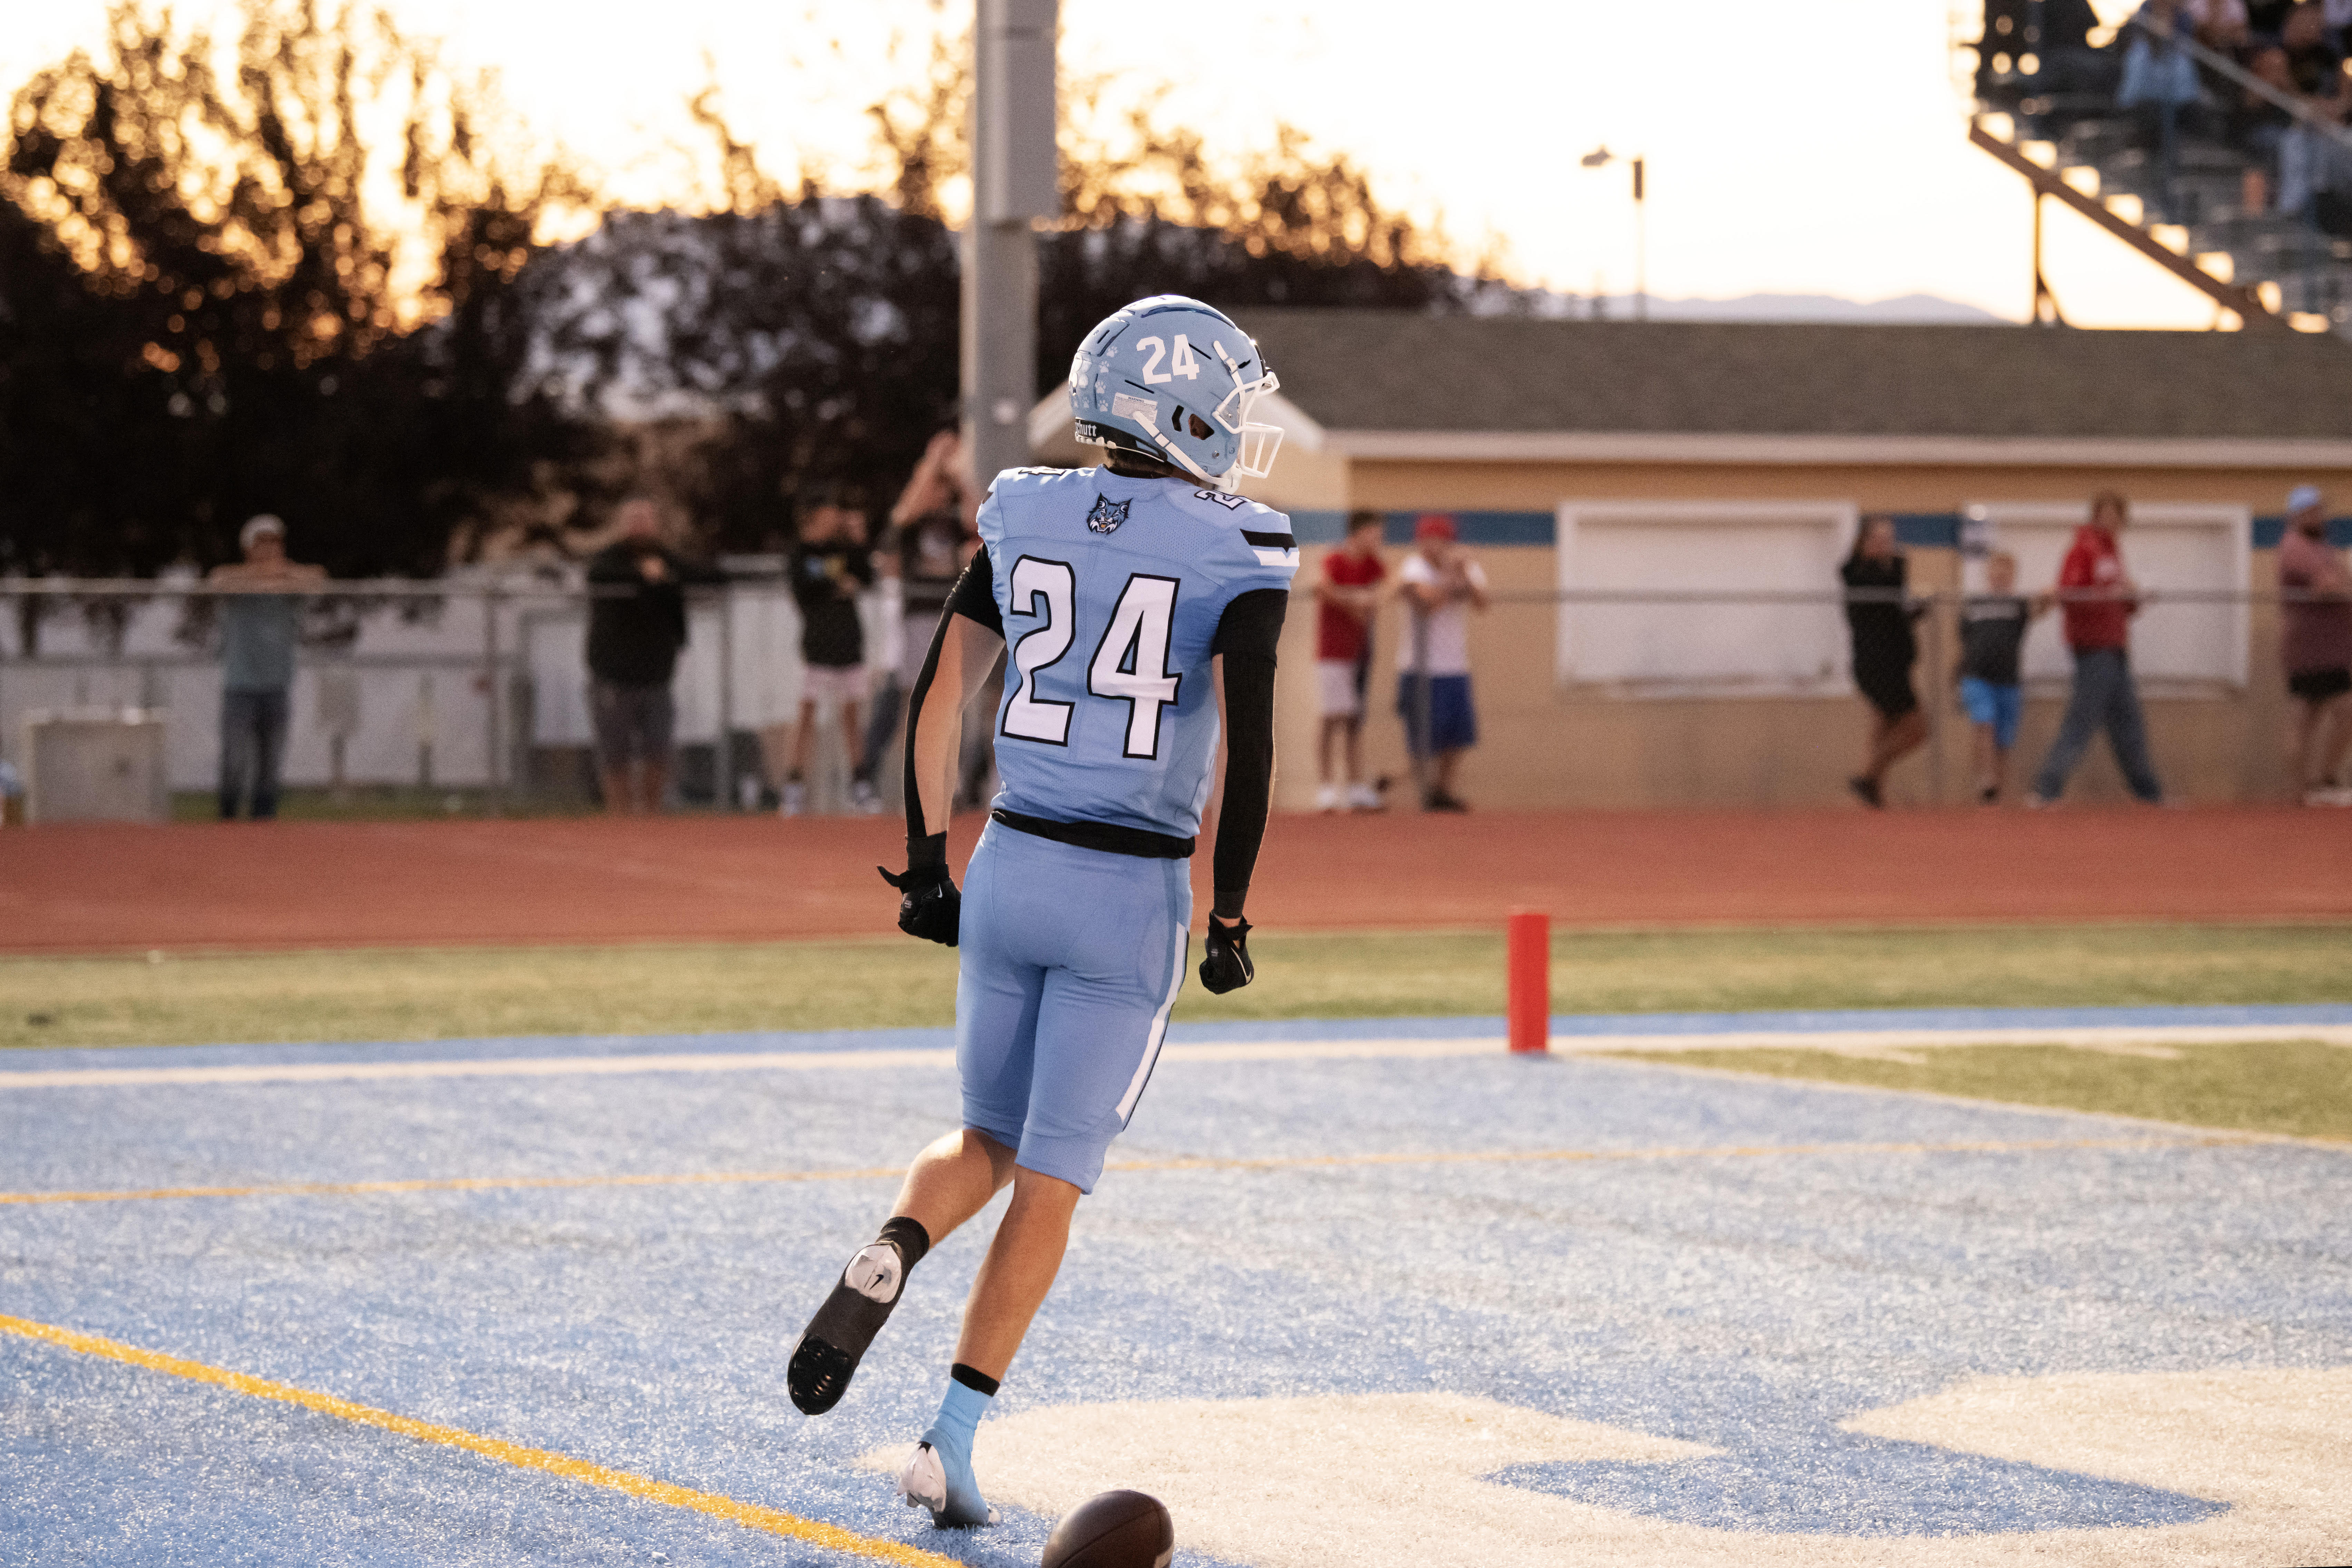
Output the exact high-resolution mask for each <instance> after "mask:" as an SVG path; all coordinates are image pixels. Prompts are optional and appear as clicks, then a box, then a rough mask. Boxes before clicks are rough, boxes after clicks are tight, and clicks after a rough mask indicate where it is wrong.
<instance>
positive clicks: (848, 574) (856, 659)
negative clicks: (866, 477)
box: [782, 493, 878, 816]
mask: <svg viewBox="0 0 2352 1568" xmlns="http://www.w3.org/2000/svg"><path fill="white" fill-rule="evenodd" d="M784 570H785V574H786V575H787V576H788V577H789V579H790V580H791V582H792V585H793V603H794V604H797V605H799V606H800V611H801V717H800V722H799V724H798V725H796V726H795V727H794V729H793V762H792V770H791V772H789V773H786V774H785V775H784V788H783V797H784V798H783V805H782V814H783V815H784V816H799V815H800V814H801V813H802V812H803V811H805V810H807V809H808V780H807V773H808V764H809V759H810V756H811V754H812V753H813V752H814V749H815V744H816V729H817V725H818V724H819V723H821V722H822V721H824V716H825V714H826V712H827V711H828V710H830V711H831V712H832V714H833V715H834V716H835V719H836V720H837V721H838V722H839V723H840V725H841V750H842V754H843V755H844V756H845V757H847V758H848V759H849V763H850V767H851V769H852V776H851V779H850V786H849V788H850V804H851V805H852V806H853V807H854V808H855V809H856V810H858V811H860V812H865V813H869V814H870V813H872V812H873V811H874V810H875V809H877V805H878V799H877V795H876V793H875V789H874V779H873V775H872V774H870V773H867V772H866V760H865V757H864V755H863V753H862V749H861V748H860V746H859V744H858V742H859V740H860V738H861V736H862V731H861V730H860V728H859V725H858V722H857V711H858V706H859V704H861V703H862V702H864V701H865V700H866V628H865V626H864V623H863V622H862V621H860V619H859V618H858V614H857V601H858V598H859V596H860V595H863V594H864V593H865V592H866V589H868V588H870V587H872V586H873V585H874V560H873V556H872V554H871V553H870V552H868V551H867V550H866V520H865V518H864V517H863V516H861V515H860V514H859V513H858V512H857V511H856V510H854V509H852V508H850V507H847V506H845V505H843V504H842V500H841V498H840V496H839V495H838V494H835V493H827V494H824V495H822V496H819V497H816V498H814V499H813V500H811V501H810V502H809V503H807V504H804V505H803V507H802V508H801V518H800V540H799V542H797V543H796V544H794V545H793V553H792V558H791V560H790V561H789V562H788V563H786V565H785V568H784Z"/></svg>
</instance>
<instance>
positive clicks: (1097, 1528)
mask: <svg viewBox="0 0 2352 1568" xmlns="http://www.w3.org/2000/svg"><path fill="white" fill-rule="evenodd" d="M1175 1555H1176V1524H1175V1521H1172V1520H1171V1519H1170V1518H1169V1517H1168V1510H1167V1509H1166V1508H1165V1507H1163V1506H1162V1505H1161V1503H1160V1500H1159V1499H1158V1498H1156V1497H1150V1496H1147V1495H1146V1494H1144V1493H1142V1492H1105V1493H1103V1494H1102V1495H1101V1496H1100V1497H1091V1498H1088V1499H1087V1500H1086V1501H1084V1502H1082V1503H1080V1504H1079V1505H1078V1506H1077V1507H1076V1508H1074V1509H1072V1510H1070V1511H1069V1512H1068V1513H1066V1514H1065V1515H1064V1516H1063V1518H1062V1522H1061V1523H1059V1524H1057V1525H1055V1527H1054V1533H1053V1534H1052V1535H1050V1536H1048V1537H1046V1538H1045V1568H1168V1560H1169V1559H1170V1558H1171V1557H1173V1556H1175Z"/></svg>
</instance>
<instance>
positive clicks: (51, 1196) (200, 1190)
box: [0, 1132, 2279, 1204]
mask: <svg viewBox="0 0 2352 1568" xmlns="http://www.w3.org/2000/svg"><path fill="white" fill-rule="evenodd" d="M2273 1142H2279V1140H2278V1139H2276V1138H2273V1137H2271V1136H2269V1135H2267V1134H2264V1133H2259V1132H2247V1133H2216V1134H2214V1135H2213V1136H2211V1137H2204V1138H2189V1137H2172V1138H2166V1137H2141V1138H2040V1139H2031V1140H2021V1141H2008V1142H2000V1141H1974V1142H1956V1143H1754V1144H1734V1145H1729V1146H1723V1147H1717V1148H1689V1149H1685V1148H1661V1149H1481V1150H1466V1151H1455V1152H1444V1151H1440V1152H1422V1153H1412V1152H1406V1153H1379V1154H1269V1155H1265V1156H1262V1157H1243V1158H1234V1159H1218V1158H1212V1157H1206V1156H1203V1157H1200V1158H1190V1159H1187V1158H1179V1159H1170V1160H1113V1161H1111V1162H1110V1163H1108V1164H1106V1165H1105V1166H1104V1167H1103V1169H1105V1170H1106V1171H1141V1172H1151V1171H1162V1172H1166V1171H1309V1170H1337V1169H1342V1168H1345V1167H1348V1166H1366V1165H1510V1164H1556V1163H1578V1162H1595V1163H1600V1162H1613V1161H1633V1160H1755V1159H1764V1158H1768V1157H1770V1156H1773V1155H1781V1154H2017V1153H2032V1152H2039V1151H2045V1150H2053V1149H2212V1148H2224V1147H2231V1146H2235V1145H2240V1144H2249V1143H2273ZM904 1174H906V1171H905V1168H904V1167H903V1166H898V1165H877V1166H869V1167H866V1168H864V1169H858V1170H839V1171H713V1172H703V1173H695V1174H689V1175H640V1176H450V1177H443V1178H438V1179H421V1180H417V1181H407V1182H289V1183H284V1184H276V1185H257V1186H247V1187H148V1188H133V1189H130V1190H126V1191H121V1192H68V1193H0V1204H101V1203H124V1202H131V1201H134V1200H140V1199H156V1198H280V1197H363V1196H368V1195H371V1194H383V1193H475V1192H500V1191H529V1190H532V1189H545V1188H556V1189H572V1188H583V1187H687V1186H730V1185H745V1184H759V1183H764V1182H854V1181H866V1180H878V1179H880V1178H882V1177H885V1176H887V1177H891V1178H894V1179H895V1178H897V1177H898V1176H902V1175H904Z"/></svg>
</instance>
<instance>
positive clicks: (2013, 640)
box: [1959, 550, 2050, 805]
mask: <svg viewBox="0 0 2352 1568" xmlns="http://www.w3.org/2000/svg"><path fill="white" fill-rule="evenodd" d="M1985 581H1986V586H1987V587H1988V588H1989V589H1990V592H1988V593H1983V594H1970V595H1969V596H1968V597H1967V598H1965V599H1963V600H1961V601H1960V678H1959V685H1960V706H1961V707H1962V708H1964V709H1966V710H1968V715H1969V723H1970V724H1971V725H1973V726H1974V727H1975V730H1976V777H1977V802H1978V804H1979V805H1999V804H2000V797H2001V795H2002V794H2003V793H2004V792H2005V791H2006V790H2007V789H2008V788H2009V752H2010V748H2011V747H2012V746H2014V745H2016V744H2017V725H2018V721H2019V720H2020V719H2021V718H2022V717H2023V716H2024V712H2025V690H2024V687H2023V684H2022V681H2023V670H2022V668H2021V665H2022V662H2023V661H2022V658H2021V656H2022V653H2023V650H2024V647H2025V633H2026V628H2027V627H2029V626H2032V624H2033V621H2034V617H2036V616H2039V615H2041V614H2042V611H2044V610H2046V609H2048V608H2049V607H2050V601H2049V599H2048V598H2047V597H2046V596H2045V597H2042V598H2038V599H2029V598H2027V597H2026V596H2025V595H2022V594H2020V593H2018V592H2017V591H2016V589H2017V557H2016V556H2014V555H2011V554H2010V553H2009V552H2007V551H2005V550H1996V551H1994V552H1992V554H1990V556H1988V557H1986V559H1985Z"/></svg>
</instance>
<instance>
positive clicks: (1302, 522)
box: [1290, 511, 2352, 550]
mask: <svg viewBox="0 0 2352 1568" xmlns="http://www.w3.org/2000/svg"><path fill="white" fill-rule="evenodd" d="M1445 515H1446V516H1448V517H1450V518H1452V519H1453V520H1454V527H1455V528H1456V529H1458V530H1460V531H1461V534H1462V542H1463V543H1465V544H1540V545H1549V544H1551V543H1554V542H1556V541H1557V538H1558V533H1559V530H1558V527H1557V524H1556V520H1555V519H1554V517H1553V514H1552V513H1550V512H1548V511H1452V512H1447V513H1446V514H1445ZM1422 516H1423V513H1421V512H1418V511H1391V512H1383V513H1381V518H1382V520H1383V521H1382V523H1381V542H1382V543H1384V544H1411V543H1412V525H1413V524H1414V523H1415V522H1416V521H1419V520H1420V519H1421V517H1422ZM1893 516H1894V518H1895V539H1896V541H1897V542H1901V543H1903V544H1907V545H1910V546H1913V547H1914V548H1916V549H1922V550H1957V549H1958V548H1959V543H1960V514H1959V513H1958V512H1956V511H1898V512H1895V513H1894V514H1893ZM1290 526H1291V531H1293V532H1294V533H1296V534H1297V536H1298V542H1299V543H1301V544H1337V543H1339V542H1340V540H1342V539H1344V538H1345V537H1347V532H1348V514H1347V513H1346V512H1344V511H1294V512H1292V513H1291V514H1290ZM2285 531H2286V520H2285V519H2284V518H2278V517H2258V518H2256V519H2254V528H2253V547H2254V548H2255V549H2256V550H2276V549H2277V548H2278V542H2279V537H2280V536H2281V535H2282V534H2283V533H2284V532H2285ZM2327 542H2329V543H2330V544H2332V545H2334V546H2336V548H2337V549H2338V550H2345V549H2352V517H2339V518H2335V519H2333V520H2331V521H2329V522H2328V524H2327Z"/></svg>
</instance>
